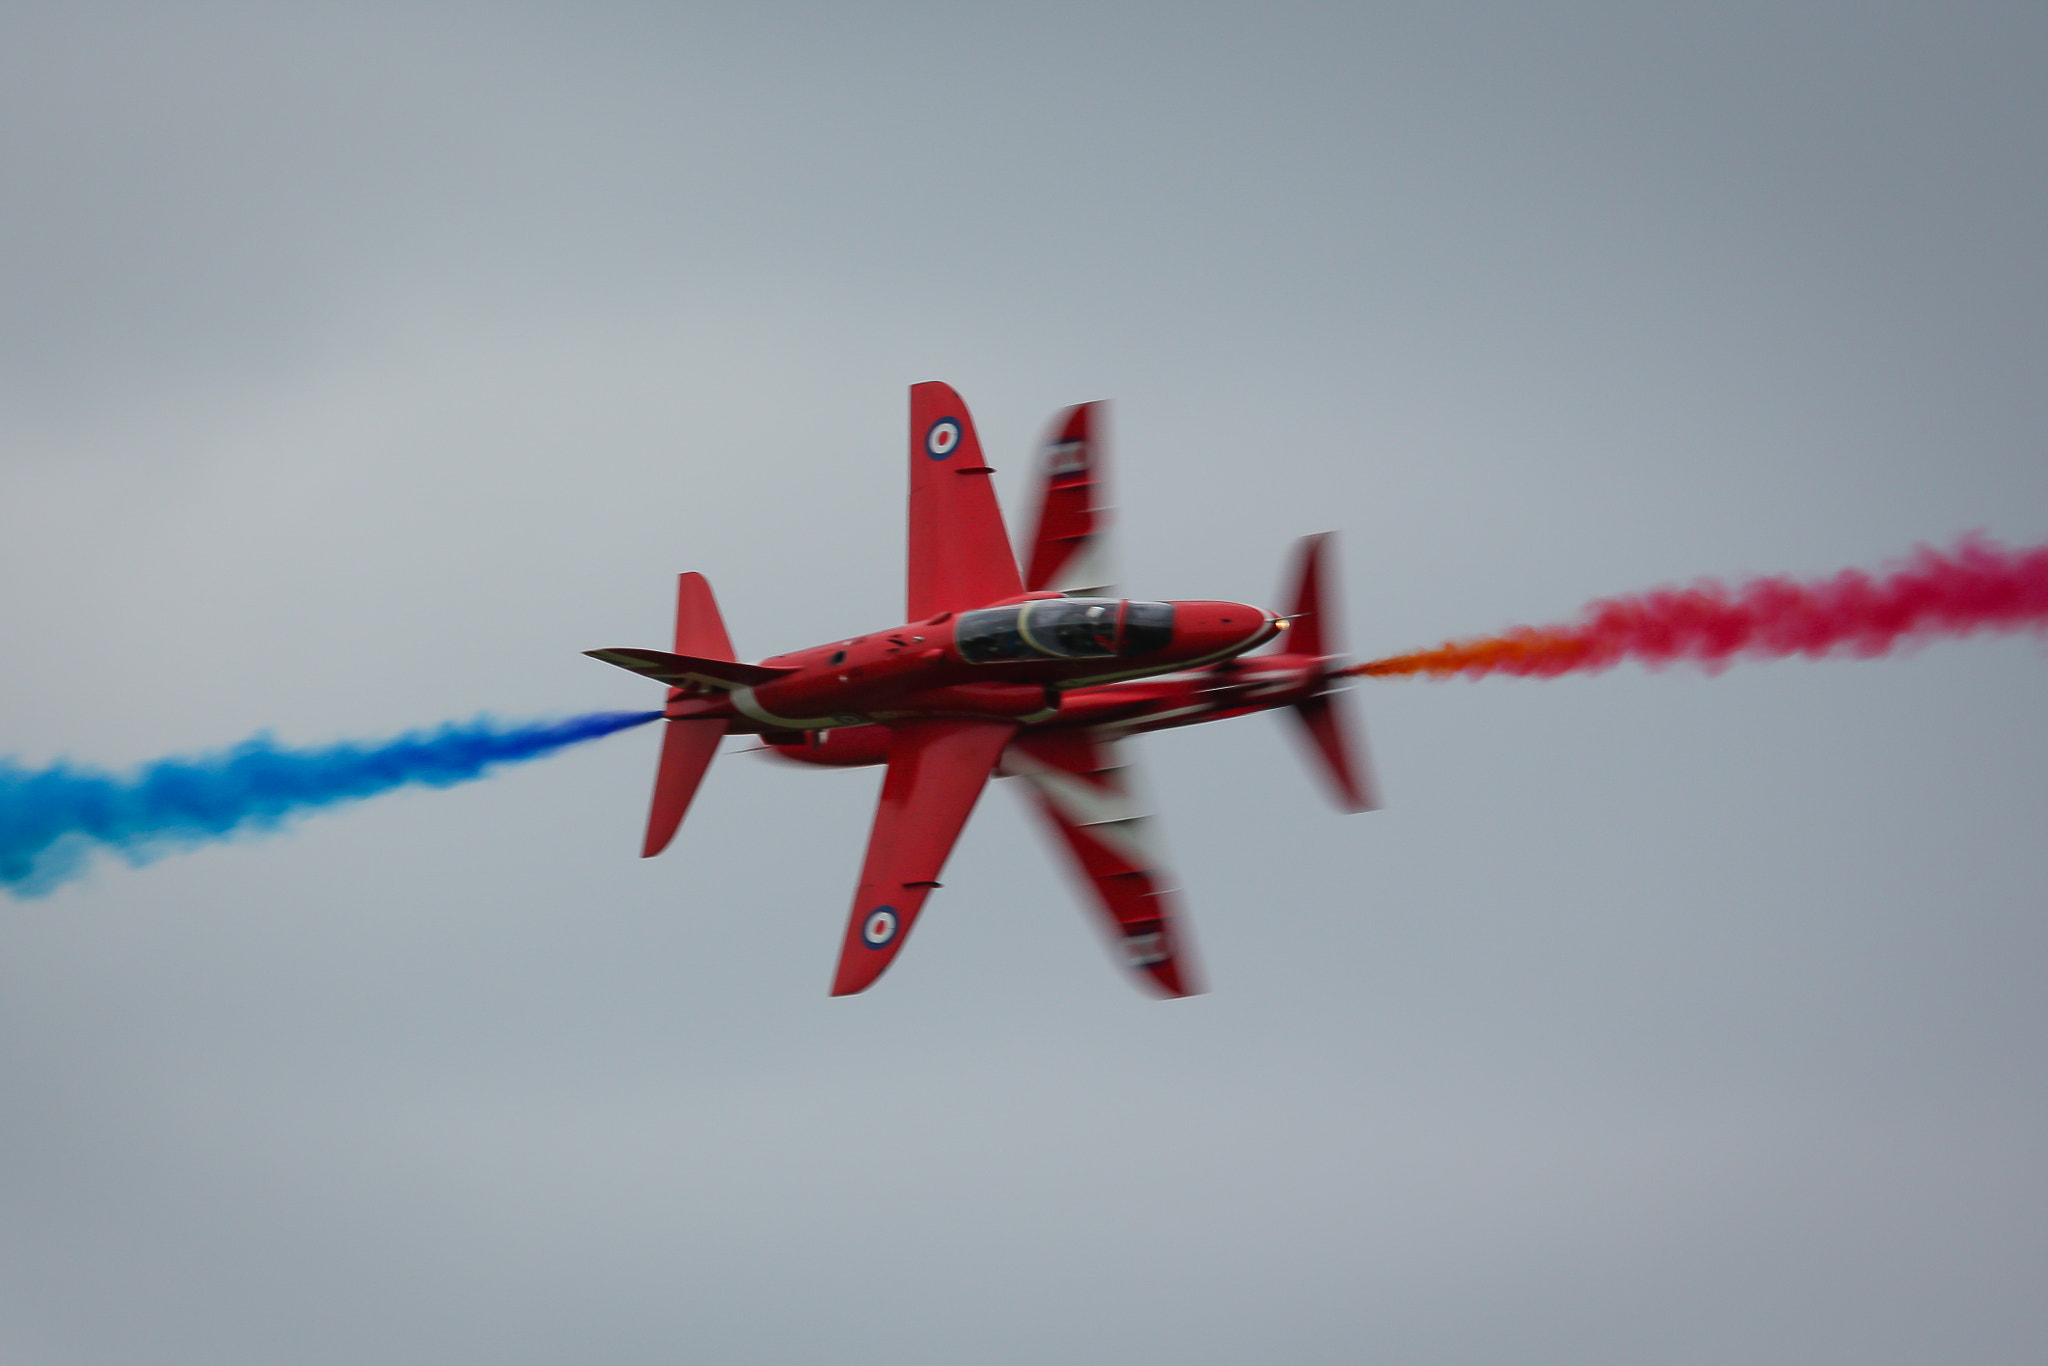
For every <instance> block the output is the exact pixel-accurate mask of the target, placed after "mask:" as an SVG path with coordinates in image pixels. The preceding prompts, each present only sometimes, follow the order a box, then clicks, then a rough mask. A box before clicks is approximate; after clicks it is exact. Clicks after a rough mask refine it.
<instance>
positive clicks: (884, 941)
mask: <svg viewBox="0 0 2048 1366" xmlns="http://www.w3.org/2000/svg"><path fill="white" fill-rule="evenodd" d="M895 937H896V911H895V909H894V908H893V907H889V906H878V907H876V908H875V909H874V910H873V911H871V912H869V914H868V918H867V919H866V920H863V921H861V922H860V938H861V942H862V943H864V944H866V945H867V946H868V947H869V948H871V949H879V948H886V947H887V946H888V943H889V941H890V940H892V939H894V938H895Z"/></svg>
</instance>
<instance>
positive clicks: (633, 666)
mask: <svg viewBox="0 0 2048 1366" xmlns="http://www.w3.org/2000/svg"><path fill="white" fill-rule="evenodd" d="M583 653H585V654H587V655H589V656H590V657H591V658H592V659H601V660H603V661H604V662H605V663H607V664H615V665H617V666H618V667H619V668H621V669H630V670H632V671H633V672H634V673H636V674H639V675H640V676H641V677H642V678H651V679H653V680H654V681H655V682H657V683H666V684H668V685H669V686H671V687H679V686H681V685H682V684H685V683H696V684H699V685H701V686H704V687H710V688H726V689H732V688H751V687H754V686H756V685H757V684H761V683H772V682H774V681H775V680H776V679H778V678H783V677H786V676H788V675H790V674H793V673H795V672H796V670H795V669H778V668H772V667H770V666H768V665H765V664H736V663H734V662H733V661H732V660H729V659H703V658H700V657H698V656H695V655H672V654H668V653H666V652H665V651H662V650H623V649H622V650H585V651H584V652H583Z"/></svg>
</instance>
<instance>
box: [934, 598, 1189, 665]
mask: <svg viewBox="0 0 2048 1366" xmlns="http://www.w3.org/2000/svg"><path fill="white" fill-rule="evenodd" d="M953 641H954V643H955V644H957V645H958V646H959V647H960V657H961V658H962V659H965V660H967V661H968V662H969V663H973V664H997V663H1002V662H1004V661H1008V660H1020V659H1111V658H1124V657H1128V656H1131V655H1146V654H1151V653H1152V652H1153V651H1154V650H1162V649H1164V648H1166V646H1167V645H1169V644H1170V643H1172V641H1173V604H1172V603H1170V602H1132V601H1131V600H1129V599H1128V598H1039V599H1037V600H1036V601H1033V602H1026V603H1020V604H1018V605H1017V606H1015V607H984V608H982V609H981V610H980V611H978V612H962V613H961V614H960V621H959V625H958V626H957V627H956V628H955V629H954V633H953Z"/></svg>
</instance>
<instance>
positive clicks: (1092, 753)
mask: <svg viewBox="0 0 2048 1366" xmlns="http://www.w3.org/2000/svg"><path fill="white" fill-rule="evenodd" d="M1130 770H1131V764H1130V759H1129V756H1128V755H1120V754H1119V753H1118V747H1117V744H1116V742H1115V741H1111V740H1099V739H1092V738H1090V737H1089V736H1087V735H1084V734H1082V733H1081V732H1079V731H1032V732H1029V733H1027V734H1025V735H1023V736H1021V737H1019V738H1018V740H1017V741H1016V743H1014V744H1012V745H1011V746H1010V750H1009V753H1008V754H1006V755H1005V756H1004V758H1003V772H1004V773H1005V774H1007V775H1010V776H1013V777H1018V778H1022V779H1024V780H1025V782H1026V783H1027V784H1029V786H1030V788H1031V795H1032V797H1033V798H1034V799H1035V800H1034V801H1033V803H1032V804H1033V805H1034V806H1036V807H1037V808H1038V811H1039V813H1040V814H1041V815H1042V816H1044V817H1045V819H1046V823H1047V824H1048V825H1050V826H1051V827H1052V829H1053V830H1054V831H1055V832H1056V833H1057V834H1058V835H1059V837H1060V841H1061V843H1062V844H1063V845H1064V847H1065V848H1066V850H1067V852H1068V853H1069V854H1070V855H1071V856H1072V858H1073V863H1074V867H1075V870H1076V871H1077V872H1079V873H1080V875H1081V876H1082V877H1083V878H1085V879H1086V880H1087V882H1088V886H1089V890H1090V891H1091V892H1092V893H1093V894H1094V901H1095V906H1096V910H1097V911H1098V912H1099V913H1100V914H1101V916H1102V919H1103V921H1104V927H1105V928H1106V929H1107V930H1108V932H1109V934H1110V937H1111V939H1112V941H1113V943H1114V945H1115V951H1116V953H1117V956H1118V957H1119V959H1120V960H1121V961H1122V962H1123V965H1124V966H1125V967H1127V968H1129V969H1131V971H1132V972H1133V973H1134V974H1136V975H1137V976H1138V977H1139V978H1140V979H1141V981H1142V982H1143V983H1144V985H1146V986H1148V987H1149V988H1151V989H1152V990H1153V991H1156V992H1158V993H1159V994H1161V995H1163V996H1194V995H1198V994H1200V992H1201V990H1202V987H1201V983H1200V979H1199V975H1198V974H1197V973H1196V971H1195V967H1194V959H1193V953H1192V951H1191V949H1190V947H1189V945H1188V942H1187V929H1186V924H1185V919H1184V917H1183V916H1182V915H1181V914H1180V908H1179V905H1178V904H1177V903H1178V898H1177V897H1176V895H1175V893H1174V890H1173V889H1172V888H1170V887H1166V886H1164V885H1163V883H1164V880H1165V877H1166V873H1165V870H1164V869H1163V868H1161V866H1160V860H1159V857H1158V855H1157V852H1156V851H1155V850H1154V849H1153V847H1152V841H1151V839H1150V836H1149V831H1148V830H1147V829H1146V826H1147V824H1148V823H1149V822H1150V820H1151V817H1150V816H1148V815H1146V814H1145V813H1144V812H1142V811H1140V810H1139V808H1138V804H1137V801H1136V799H1135V797H1134V795H1133V790H1132V789H1133V786H1134V784H1133V783H1132V781H1131V776H1132V775H1131V772H1130Z"/></svg>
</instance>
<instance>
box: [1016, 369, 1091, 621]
mask: <svg viewBox="0 0 2048 1366" xmlns="http://www.w3.org/2000/svg"><path fill="white" fill-rule="evenodd" d="M1108 409H1109V405H1108V404H1106V403H1083V404H1081V405H1080V406H1079V407H1074V408H1069V409H1067V410H1066V411H1065V412H1064V413H1061V414H1060V415H1059V416H1058V417H1057V418H1055V419H1053V427H1052V430H1051V432H1050V433H1048V435H1047V436H1046V439H1045V442H1044V444H1043V445H1041V446H1040V447H1039V468H1040V471H1041V472H1042V473H1043V475H1044V478H1045V485H1044V495H1043V497H1042V498H1041V500H1040V501H1039V504H1038V529H1037V530H1036V531H1034V532H1033V533H1032V536H1031V562H1030V565H1029V567H1027V568H1026V569H1025V571H1024V587H1025V588H1026V590H1028V591H1030V592H1033V593H1037V592H1041V591H1047V592H1055V593H1066V594H1068V595H1069V596H1073V597H1091V598H1092V597H1106V596H1108V595H1109V578H1110V576H1109V567H1108V564H1107V558H1108V557H1107V555H1106V554H1105V553H1104V552H1105V551H1106V549H1107V547H1106V545H1105V541H1106V540H1107V535H1106V533H1107V532H1108V529H1109V508H1108V500H1107V497H1106V493H1107V489H1106V485H1105V481H1104V479H1103V474H1104V472H1105V465H1106V463H1107V462H1106V459H1105V456H1106V455H1107V451H1106V449H1105V447H1106V444H1107V443H1106V442H1105V440H1104V432H1103V428H1104V425H1105V424H1104V422H1103V418H1104V416H1105V415H1106V413H1107V412H1108Z"/></svg>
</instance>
